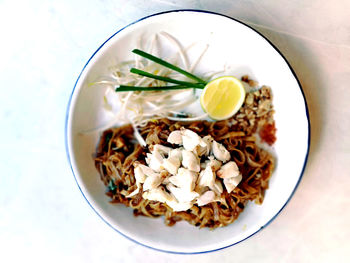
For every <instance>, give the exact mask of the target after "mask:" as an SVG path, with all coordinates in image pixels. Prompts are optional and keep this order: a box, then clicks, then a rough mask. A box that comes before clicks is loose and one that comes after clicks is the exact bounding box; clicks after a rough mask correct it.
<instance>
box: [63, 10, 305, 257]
mask: <svg viewBox="0 0 350 263" xmlns="http://www.w3.org/2000/svg"><path fill="white" fill-rule="evenodd" d="M160 31H166V32H168V33H171V34H172V35H174V36H175V37H176V38H177V39H179V40H180V41H181V43H182V44H183V45H184V46H186V45H189V44H191V43H193V42H195V41H203V40H207V39H210V48H209V49H208V52H207V54H206V56H205V57H204V58H203V60H202V61H201V63H200V67H199V69H198V71H197V73H199V74H200V73H203V72H207V71H209V70H218V69H221V68H222V67H223V65H224V64H228V65H230V66H231V67H232V69H233V71H232V73H233V74H234V75H236V76H241V75H242V74H247V73H248V74H249V75H250V76H252V77H253V78H254V79H256V80H258V81H259V83H261V84H266V85H268V86H270V87H271V88H272V91H273V94H274V107H275V111H276V114H275V120H276V127H277V142H276V144H275V145H274V150H275V152H276V154H277V158H278V160H277V161H278V163H277V167H276V170H275V172H274V174H273V176H272V178H271V180H270V188H269V189H268V190H267V192H266V196H265V200H264V203H263V204H262V205H260V206H259V205H255V204H254V203H250V204H249V205H248V206H247V207H246V209H245V210H244V212H243V213H242V214H241V215H240V216H239V218H238V220H237V221H235V222H234V223H233V224H231V225H229V226H227V227H224V228H220V229H216V230H214V231H210V230H208V229H198V228H196V227H194V226H192V225H190V224H188V223H187V222H179V223H177V224H176V225H175V226H173V227H167V226H165V225H164V223H163V218H159V219H150V218H146V217H142V216H139V217H134V216H133V213H132V209H130V208H127V207H124V206H123V205H116V206H115V205H111V204H110V203H109V202H108V200H109V198H108V197H107V196H106V195H105V186H104V185H103V184H102V182H101V181H100V178H99V175H98V172H97V171H96V169H95V167H94V162H93V158H92V154H93V153H94V151H95V147H96V145H97V143H98V139H99V136H100V135H99V134H90V135H84V136H82V135H79V132H80V131H82V130H86V129H89V128H92V127H98V126H99V125H101V124H103V123H105V121H106V120H107V119H108V116H107V115H106V113H105V111H104V110H103V108H102V96H103V90H102V89H98V88H88V87H87V84H88V83H91V82H92V81H93V80H95V79H96V77H98V76H101V75H107V74H108V73H109V72H108V68H109V66H113V65H115V63H116V61H123V60H127V59H130V58H131V57H132V54H131V50H132V49H133V48H135V47H136V41H137V39H138V38H139V37H140V36H141V35H144V36H145V35H146V36H147V35H150V36H151V35H153V34H155V33H158V32H160ZM309 136H310V127H309V120H308V110H307V105H306V101H305V98H304V95H303V92H302V89H301V87H300V84H299V82H298V80H297V78H296V75H295V74H294V72H293V70H292V68H291V67H290V66H289V64H288V62H287V61H286V60H285V58H284V57H283V56H282V54H281V53H280V52H279V51H278V50H277V49H276V48H275V47H274V46H273V45H272V44H271V43H270V42H269V41H268V40H267V39H266V38H264V37H263V36H262V35H260V34H259V33H257V32H256V31H254V30H253V29H251V28H250V27H248V26H246V25H244V24H243V23H241V22H239V21H236V20H234V19H232V18H229V17H226V16H223V15H219V14H215V13H210V12H203V11H194V10H177V11H170V12H165V13H160V14H156V15H152V16H149V17H146V18H143V19H141V20H139V21H137V22H135V23H133V24H131V25H129V26H127V27H125V28H123V29H122V30H120V31H118V32H117V33H115V34H114V35H113V36H112V37H110V38H109V39H108V40H107V41H105V42H104V43H103V44H102V45H101V47H100V48H99V49H98V50H97V51H96V52H95V53H94V54H93V55H92V57H91V58H90V59H89V61H88V62H87V64H86V65H85V67H84V69H83V71H82V72H81V74H80V76H79V78H78V80H77V82H76V84H75V87H74V89H73V92H72V96H71V98H70V101H69V105H68V110H67V118H66V147H67V155H68V159H69V162H70V164H71V167H72V171H73V174H74V177H75V179H76V182H77V184H78V186H79V189H80V190H81V192H82V194H83V195H84V197H85V198H86V200H87V201H88V203H89V205H90V206H91V207H92V208H93V210H94V211H95V212H96V213H97V214H98V215H99V216H100V217H101V218H102V219H103V220H104V221H105V222H106V223H107V224H108V225H109V226H111V227H112V228H113V229H114V230H116V231H117V232H119V233H120V234H122V235H124V236H125V237H127V238H129V239H131V240H133V241H135V242H137V243H139V244H142V245H145V246H147V247H151V248H155V249H158V250H162V251H168V252H173V253H203V252H208V251H214V250H218V249H221V248H225V247H228V246H231V245H234V244H237V243H238V242H240V241H242V240H245V239H246V238H248V237H250V236H252V235H253V234H255V233H257V232H258V231H259V230H261V229H262V228H264V227H266V226H267V225H268V224H269V223H270V222H271V221H272V220H273V219H274V218H275V217H276V216H277V215H278V213H279V212H280V211H281V210H282V209H283V207H284V206H285V205H286V204H287V202H288V201H289V200H290V198H291V196H292V195H293V193H294V191H295V189H296V187H297V185H298V183H299V181H300V179H301V177H302V174H303V171H304V168H305V164H306V160H307V156H308V150H309V138H310V137H309Z"/></svg>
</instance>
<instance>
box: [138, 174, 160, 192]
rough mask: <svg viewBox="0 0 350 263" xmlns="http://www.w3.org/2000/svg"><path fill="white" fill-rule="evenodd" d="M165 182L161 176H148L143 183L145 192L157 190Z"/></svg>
mask: <svg viewBox="0 0 350 263" xmlns="http://www.w3.org/2000/svg"><path fill="white" fill-rule="evenodd" d="M162 181H163V178H162V177H161V176H160V174H157V175H151V176H148V177H147V178H146V180H145V182H144V183H143V190H144V191H147V190H149V189H155V188H157V187H158V186H159V185H160V184H161V183H162Z"/></svg>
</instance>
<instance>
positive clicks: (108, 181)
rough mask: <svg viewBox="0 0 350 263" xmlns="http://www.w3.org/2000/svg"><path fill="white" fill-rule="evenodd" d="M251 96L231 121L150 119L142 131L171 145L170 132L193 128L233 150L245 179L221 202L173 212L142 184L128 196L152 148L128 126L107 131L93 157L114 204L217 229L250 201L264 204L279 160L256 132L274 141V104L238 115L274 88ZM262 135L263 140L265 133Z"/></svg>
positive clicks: (168, 222) (167, 221) (146, 136)
mask: <svg viewBox="0 0 350 263" xmlns="http://www.w3.org/2000/svg"><path fill="white" fill-rule="evenodd" d="M266 89H267V90H266ZM264 93H265V94H264ZM266 94H267V95H266ZM247 97H248V96H247ZM247 99H248V98H247ZM247 99H246V101H245V104H244V105H243V107H242V109H241V110H240V112H239V113H238V114H237V115H236V116H234V117H232V118H231V119H228V120H224V121H217V122H208V121H194V122H176V121H171V120H169V119H160V120H155V121H153V122H148V123H147V125H145V126H144V127H140V130H139V132H140V134H141V135H142V137H143V138H144V139H145V141H146V143H147V146H150V145H152V144H162V145H165V146H171V145H170V144H169V143H168V142H167V138H168V135H169V134H170V132H172V131H174V130H178V129H180V128H181V127H185V128H187V129H190V130H192V131H194V132H196V133H197V134H198V135H200V136H201V137H203V136H206V135H211V136H212V137H213V138H214V140H216V141H217V142H219V143H222V144H223V145H224V146H225V147H226V149H227V150H228V151H229V152H230V154H231V160H233V161H235V162H236V164H237V166H238V167H239V170H240V172H241V174H242V177H243V178H242V181H241V182H240V184H239V185H238V186H237V187H236V188H235V189H234V190H233V191H232V192H231V193H228V192H227V191H226V190H224V191H223V193H222V194H221V199H222V201H221V202H212V203H209V204H207V205H204V206H198V205H196V204H195V205H193V206H192V207H191V208H190V209H188V210H187V211H181V212H174V211H173V210H172V209H171V208H170V207H169V206H167V204H165V203H161V202H157V201H150V200H145V199H143V198H142V193H143V191H142V189H141V191H139V193H138V194H137V195H135V196H132V197H129V198H126V196H127V195H128V194H130V193H131V192H132V191H134V190H135V189H136V187H137V186H136V180H135V177H134V171H133V163H134V162H135V161H138V162H140V163H142V164H146V163H145V157H146V152H149V150H148V149H147V147H146V148H143V147H141V146H140V145H139V144H138V143H137V142H136V140H135V138H134V136H133V127H132V126H131V125H125V126H121V127H117V128H111V129H108V130H106V131H104V132H103V134H102V136H101V139H100V142H99V145H98V148H97V151H96V156H95V166H96V168H97V170H98V171H99V173H100V176H101V180H102V181H103V183H104V184H105V185H106V186H107V187H108V188H107V189H108V190H107V193H106V194H107V195H108V196H109V197H110V198H111V203H121V204H124V205H126V206H129V207H131V208H132V209H133V211H134V215H135V216H138V215H143V216H148V217H160V216H164V219H165V224H166V225H168V226H172V225H174V224H175V223H176V222H178V221H181V220H186V221H188V222H189V223H190V224H192V225H195V226H198V227H200V228H202V227H208V228H217V227H222V226H226V225H228V224H231V223H232V222H233V221H235V220H236V219H237V217H238V216H239V214H240V213H241V212H242V211H243V210H244V208H245V206H246V205H247V203H248V201H255V203H257V204H262V202H263V200H264V193H265V191H266V189H267V188H268V183H269V179H270V177H271V175H272V172H273V169H274V165H275V159H274V157H273V156H272V154H271V153H269V152H268V151H266V150H264V149H262V148H261V147H259V146H258V144H257V135H256V134H260V135H261V134H265V133H267V134H268V135H269V142H271V143H273V142H274V140H273V139H275V137H273V136H274V132H275V128H274V121H273V118H272V115H273V109H272V105H271V106H270V108H269V109H268V110H267V111H266V112H265V113H264V114H263V115H261V114H260V115H259V113H257V115H256V116H255V118H254V120H255V121H249V120H251V119H252V118H253V117H252V116H250V117H249V116H248V117H247V116H246V115H247V114H245V116H243V117H242V115H241V116H240V114H243V115H244V113H245V111H246V110H248V109H249V108H251V107H254V105H255V106H256V107H257V108H258V107H259V105H261V104H263V101H264V100H265V101H266V99H268V100H271V94H270V90H269V88H266V87H265V91H264V90H259V91H256V92H255V94H253V102H251V101H247ZM256 112H259V111H258V110H257V111H256ZM262 116H263V117H262ZM267 124H269V125H267ZM266 127H268V128H269V129H270V130H271V131H272V133H273V135H271V132H267V131H266ZM264 129H265V131H263V130H264ZM262 131H263V132H262ZM271 138H272V139H271ZM261 139H262V141H264V138H261ZM265 141H267V140H265ZM218 179H219V180H222V179H220V178H218Z"/></svg>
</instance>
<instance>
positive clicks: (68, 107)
mask: <svg viewBox="0 0 350 263" xmlns="http://www.w3.org/2000/svg"><path fill="white" fill-rule="evenodd" d="M175 12H197V13H207V14H212V15H218V16H222V17H226V18H228V19H231V20H233V21H235V22H237V23H240V24H242V25H244V26H246V27H248V28H249V29H251V30H253V31H254V32H255V33H257V34H258V35H259V36H261V37H262V38H263V39H264V40H265V41H267V42H268V43H269V44H270V45H271V46H272V47H273V48H274V49H275V50H276V51H277V52H278V53H279V55H280V56H281V57H282V58H283V59H284V61H285V62H286V64H287V65H288V67H289V70H290V71H291V72H292V74H293V76H294V78H295V79H296V81H297V83H298V86H299V89H300V91H301V94H302V96H303V99H304V104H305V111H306V118H307V122H308V139H307V151H306V155H305V160H304V164H303V168H302V170H301V173H300V176H299V179H298V181H297V183H296V185H295V187H294V189H293V191H292V193H291V195H290V196H289V198H288V199H287V201H286V203H285V204H284V205H283V206H282V207H281V209H280V210H279V211H278V212H277V213H276V214H275V215H274V216H273V217H272V218H271V219H270V220H269V221H268V222H267V223H266V224H265V225H263V226H262V227H260V228H259V229H258V230H257V231H255V232H254V233H252V234H251V235H249V236H247V237H245V238H244V239H242V240H240V241H237V242H235V243H233V244H230V245H227V246H224V247H220V248H216V249H212V250H206V251H195V252H179V251H170V250H164V249H159V248H155V247H151V246H148V245H146V244H143V243H140V242H138V241H136V240H134V239H132V238H131V237H129V236H127V235H125V234H123V233H122V232H121V231H119V230H118V229H116V228H115V227H113V226H112V225H111V224H110V223H109V222H107V221H106V220H105V219H104V218H103V217H102V216H101V215H100V214H99V213H98V212H97V211H96V210H95V208H94V207H93V206H92V204H91V203H90V202H89V201H88V200H87V198H86V196H85V195H84V193H83V191H82V189H81V187H80V185H79V183H78V181H77V178H76V176H75V173H74V170H73V167H72V163H71V157H70V153H69V147H68V135H67V129H68V119H69V110H70V105H71V101H72V97H73V94H74V91H75V88H76V86H77V83H78V81H79V79H80V77H81V75H82V73H83V72H84V70H85V68H86V67H87V65H88V64H89V62H90V61H91V59H92V58H93V57H94V56H95V55H96V53H97V52H98V51H99V50H100V49H101V48H102V47H103V46H104V45H105V44H106V43H107V42H108V41H109V40H110V39H111V38H113V37H114V36H115V35H117V34H118V33H119V32H121V31H122V30H124V29H125V28H127V27H129V26H131V25H133V24H136V23H138V22H140V21H142V20H145V19H147V18H150V17H153V16H157V15H162V14H167V13H175ZM64 133H65V134H64V135H65V136H64V139H65V148H66V154H67V158H68V162H69V165H70V168H71V170H72V173H73V176H74V179H75V182H76V183H77V185H78V188H79V190H80V192H81V193H82V195H83V196H84V198H85V200H86V202H87V203H88V204H89V206H90V207H91V208H92V210H94V211H95V213H96V214H97V215H98V216H99V217H100V218H101V219H102V220H103V221H104V222H105V223H106V224H107V225H108V226H110V227H111V228H112V229H114V230H115V231H116V232H118V233H119V234H120V235H122V236H124V237H125V238H127V239H129V240H131V241H133V242H135V243H136V244H139V245H141V246H144V247H147V248H151V249H154V250H157V251H160V252H166V253H172V254H183V255H193V254H203V253H209V252H215V251H219V250H222V249H225V248H228V247H232V246H234V245H237V244H239V243H241V242H243V241H244V240H247V239H248V238H250V237H252V236H253V235H255V234H256V233H258V232H260V231H261V230H262V229H264V228H266V227H267V226H268V225H269V224H270V223H271V222H272V221H273V220H274V219H275V218H276V217H277V216H278V215H279V214H280V213H281V211H282V210H283V209H284V208H285V207H286V205H287V204H288V203H289V201H290V200H291V198H292V197H293V195H294V193H295V191H296V189H297V188H298V186H299V183H300V181H301V179H302V177H303V174H304V171H305V168H306V163H307V159H308V157H309V152H310V137H311V136H310V134H311V128H310V117H309V110H308V106H307V102H306V99H305V94H304V91H303V89H302V87H301V84H300V81H299V79H298V77H297V75H296V73H295V72H294V70H293V68H292V67H291V65H290V64H289V62H288V60H287V59H286V58H285V57H284V56H283V54H282V52H281V51H280V50H279V49H278V48H277V47H276V46H275V45H274V44H273V43H272V42H271V41H270V40H268V39H267V38H266V37H265V36H264V35H262V34H261V33H260V32H258V31H257V30H255V29H254V28H252V27H251V26H249V25H247V24H245V23H243V22H241V21H239V20H237V19H235V18H232V17H230V16H227V15H223V14H220V13H216V12H212V11H207V10H199V9H176V10H170V11H164V12H159V13H155V14H152V15H148V16H145V17H143V18H140V19H138V20H136V21H134V22H132V23H130V24H128V25H126V26H124V27H122V28H121V29H119V30H118V31H117V32H115V33H114V34H113V35H112V36H110V37H109V38H108V39H107V40H106V41H105V42H103V43H102V45H101V46H100V47H99V48H98V49H97V50H96V51H95V52H94V53H93V54H92V56H91V57H90V58H89V60H88V61H87V62H86V64H85V66H84V67H83V69H82V71H81V72H80V74H79V76H78V78H77V80H76V82H75V84H74V87H73V90H72V93H71V95H70V97H69V101H68V105H67V111H66V118H65V129H64Z"/></svg>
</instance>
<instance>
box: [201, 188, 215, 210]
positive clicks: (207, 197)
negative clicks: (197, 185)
mask: <svg viewBox="0 0 350 263" xmlns="http://www.w3.org/2000/svg"><path fill="white" fill-rule="evenodd" d="M214 201H215V193H214V192H213V191H206V192H205V193H204V194H202V195H201V196H200V197H198V198H197V204H198V205H199V206H203V205H206V204H209V203H211V202H214Z"/></svg>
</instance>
